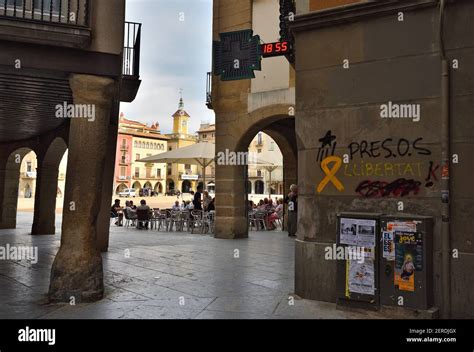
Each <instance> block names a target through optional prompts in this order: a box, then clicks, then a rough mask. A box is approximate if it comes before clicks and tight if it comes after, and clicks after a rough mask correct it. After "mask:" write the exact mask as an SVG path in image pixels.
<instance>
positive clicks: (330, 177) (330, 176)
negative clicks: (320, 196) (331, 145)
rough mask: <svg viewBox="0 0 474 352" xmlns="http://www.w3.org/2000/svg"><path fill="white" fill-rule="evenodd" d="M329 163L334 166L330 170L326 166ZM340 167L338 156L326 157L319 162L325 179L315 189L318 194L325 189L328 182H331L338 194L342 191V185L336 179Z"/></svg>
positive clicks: (340, 161)
mask: <svg viewBox="0 0 474 352" xmlns="http://www.w3.org/2000/svg"><path fill="white" fill-rule="evenodd" d="M331 163H334V165H333V167H332V168H331V169H329V167H328V165H329V164H331ZM341 165H342V159H341V158H339V157H338V156H330V157H327V158H326V159H324V160H323V161H322V162H321V168H322V169H323V171H324V173H325V174H326V177H325V178H324V179H323V180H322V181H321V183H320V184H319V185H318V188H317V191H318V193H321V192H322V191H323V190H324V189H325V188H326V186H327V185H328V183H329V182H332V183H333V185H334V186H335V187H336V188H337V190H338V191H339V192H343V191H344V185H343V184H342V183H341V181H339V180H338V179H337V177H336V173H337V172H338V171H339V169H340V168H341Z"/></svg>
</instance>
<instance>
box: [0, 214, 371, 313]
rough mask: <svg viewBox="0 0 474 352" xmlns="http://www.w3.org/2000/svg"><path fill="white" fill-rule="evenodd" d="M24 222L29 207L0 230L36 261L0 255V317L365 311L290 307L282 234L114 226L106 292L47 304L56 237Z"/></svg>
mask: <svg viewBox="0 0 474 352" xmlns="http://www.w3.org/2000/svg"><path fill="white" fill-rule="evenodd" d="M31 222H32V214H31V213H19V218H18V229H16V230H1V231H0V247H6V246H7V244H9V245H10V246H37V247H38V253H39V260H38V263H37V264H32V263H29V262H26V261H23V262H11V261H5V260H0V287H1V290H0V318H8V319H21V318H78V319H83V318H99V319H117V318H123V319H139V318H145V319H207V318H220V319H227V318H230V319H253V318H262V319H281V318H364V317H368V316H367V315H363V314H361V313H352V312H343V311H339V310H336V309H335V305H334V304H329V303H321V302H314V301H307V300H300V299H295V300H294V305H290V304H289V299H288V298H289V296H290V295H291V293H292V292H293V275H294V267H293V266H294V240H293V239H290V238H288V237H287V236H286V234H284V233H272V232H258V233H252V234H251V237H250V238H249V239H243V240H219V239H214V238H212V237H209V236H205V235H204V236H203V235H197V234H195V235H190V234H186V233H185V234H183V233H162V232H160V233H157V232H155V231H149V232H145V231H137V230H135V229H125V228H117V227H115V226H112V231H111V235H110V241H111V242H110V250H109V252H108V253H105V254H103V259H104V272H105V285H106V298H105V299H103V300H102V301H100V302H96V303H92V304H80V303H77V304H76V305H75V306H71V305H68V304H54V305H48V304H47V303H46V293H47V290H48V285H49V276H50V268H51V264H52V262H53V258H54V255H55V254H56V251H57V249H58V246H59V240H60V237H59V235H58V234H56V236H39V237H33V236H30V235H28V234H27V233H28V231H30V229H31ZM56 228H57V229H60V228H61V227H60V224H57V225H56ZM236 249H238V251H239V252H238V253H237V252H236V251H235V250H236ZM128 254H129V258H127V256H128ZM236 254H238V258H235V256H237V255H236Z"/></svg>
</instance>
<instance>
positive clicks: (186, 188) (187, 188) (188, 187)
mask: <svg viewBox="0 0 474 352" xmlns="http://www.w3.org/2000/svg"><path fill="white" fill-rule="evenodd" d="M191 191H192V184H191V182H190V181H189V180H184V181H183V183H182V184H181V193H189V192H191Z"/></svg>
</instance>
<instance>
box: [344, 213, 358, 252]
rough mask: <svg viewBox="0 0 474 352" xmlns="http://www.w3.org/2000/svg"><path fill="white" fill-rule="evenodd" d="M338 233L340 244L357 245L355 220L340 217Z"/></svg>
mask: <svg viewBox="0 0 474 352" xmlns="http://www.w3.org/2000/svg"><path fill="white" fill-rule="evenodd" d="M340 235H341V236H340V242H341V244H347V245H349V246H357V220H356V219H344V218H342V219H341V234H340Z"/></svg>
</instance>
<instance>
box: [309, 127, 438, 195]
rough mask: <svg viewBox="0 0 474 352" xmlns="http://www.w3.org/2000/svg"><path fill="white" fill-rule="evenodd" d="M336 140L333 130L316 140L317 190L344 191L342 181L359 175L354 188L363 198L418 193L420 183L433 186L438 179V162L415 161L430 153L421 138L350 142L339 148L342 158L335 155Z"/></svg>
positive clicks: (319, 191)
mask: <svg viewBox="0 0 474 352" xmlns="http://www.w3.org/2000/svg"><path fill="white" fill-rule="evenodd" d="M336 140H337V137H336V135H334V134H333V133H332V131H328V132H327V133H326V134H325V135H324V136H323V137H321V138H320V139H319V142H321V145H320V147H319V148H318V151H317V162H318V164H319V165H320V167H321V170H322V171H323V173H324V178H323V179H322V180H321V182H320V183H319V184H318V186H317V192H318V193H321V192H323V191H324V190H325V189H327V187H328V186H329V185H332V186H334V187H335V188H336V189H337V190H338V191H339V192H343V191H344V190H345V187H344V184H343V180H344V179H346V180H347V179H348V178H351V179H357V178H362V180H361V182H360V183H358V185H357V187H356V188H355V190H354V191H355V193H357V194H359V195H360V196H362V197H366V198H373V197H405V196H409V195H417V194H419V193H420V191H421V189H422V188H421V187H422V186H423V184H424V187H426V188H432V187H434V185H435V183H437V182H438V173H440V172H441V171H440V168H441V167H440V165H439V164H436V163H435V162H433V161H429V162H427V161H426V159H425V160H423V159H422V160H421V161H420V160H416V159H419V158H420V157H423V158H426V156H430V155H432V151H431V150H430V149H429V148H427V147H426V146H422V145H423V137H418V138H416V139H407V138H386V139H384V140H375V141H370V140H362V141H353V142H351V143H349V145H348V146H347V149H345V148H339V149H340V150H341V149H342V153H341V154H342V157H340V156H337V155H335V154H336V146H337V141H336ZM401 158H403V159H402V160H399V159H401ZM408 159H415V160H414V161H411V160H408ZM378 178H379V179H378Z"/></svg>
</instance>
